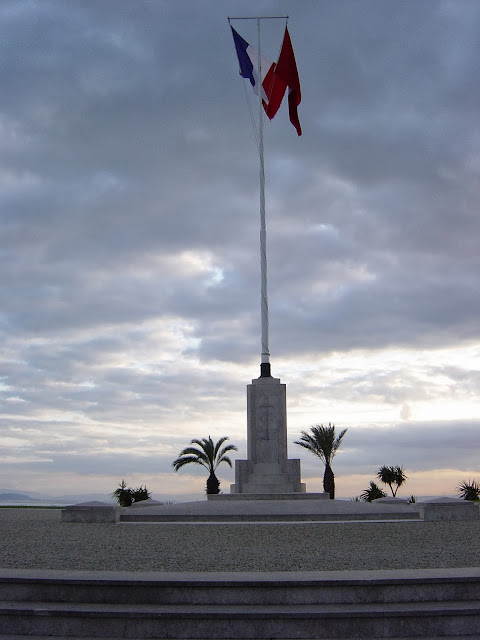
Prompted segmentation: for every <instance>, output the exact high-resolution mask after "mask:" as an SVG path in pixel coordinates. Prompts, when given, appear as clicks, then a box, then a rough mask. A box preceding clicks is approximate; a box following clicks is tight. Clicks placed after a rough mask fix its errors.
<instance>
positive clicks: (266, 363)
mask: <svg viewBox="0 0 480 640" xmlns="http://www.w3.org/2000/svg"><path fill="white" fill-rule="evenodd" d="M257 32H258V84H259V86H258V138H259V142H258V153H259V161H260V168H259V177H260V313H261V318H262V353H261V364H260V376H261V377H268V376H270V375H271V371H270V351H269V344H268V338H269V335H268V328H269V326H268V295H267V225H266V219H265V164H264V158H263V104H262V98H263V95H262V93H263V87H262V48H261V42H260V18H258V19H257Z"/></svg>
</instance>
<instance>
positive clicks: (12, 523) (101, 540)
mask: <svg viewBox="0 0 480 640" xmlns="http://www.w3.org/2000/svg"><path fill="white" fill-rule="evenodd" d="M479 539H480V520H479V521H475V522H398V523H379V522H376V523H353V522H352V523H350V522H349V523H309V524H297V523H295V524H276V523H275V524H194V525H192V524H126V523H123V524H76V523H62V522H61V511H60V510H48V509H0V566H1V567H2V568H9V569H57V570H58V569H60V570H61V569H64V570H97V571H100V570H111V571H120V570H122V571H333V570H337V571H338V570H350V569H412V568H416V569H418V568H440V567H450V568H453V567H475V566H480V545H479V542H478V541H479Z"/></svg>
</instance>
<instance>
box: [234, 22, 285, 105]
mask: <svg viewBox="0 0 480 640" xmlns="http://www.w3.org/2000/svg"><path fill="white" fill-rule="evenodd" d="M231 29H232V34H233V41H234V42H235V49H236V51H237V57H238V64H239V65H240V75H241V76H242V78H247V79H248V80H250V83H251V85H252V87H253V90H254V92H255V93H256V95H258V84H259V83H258V53H257V51H256V49H254V48H253V47H251V46H250V45H249V44H248V42H247V41H246V40H244V39H243V38H242V36H241V35H240V34H238V33H237V32H236V31H235V29H234V28H233V27H231ZM274 71H275V63H274V62H270V61H269V60H267V59H266V58H264V57H263V56H262V69H261V73H262V100H263V108H264V109H265V112H266V113H268V112H267V109H268V103H269V101H270V99H271V98H272V88H273V86H274ZM280 101H281V99H280Z"/></svg>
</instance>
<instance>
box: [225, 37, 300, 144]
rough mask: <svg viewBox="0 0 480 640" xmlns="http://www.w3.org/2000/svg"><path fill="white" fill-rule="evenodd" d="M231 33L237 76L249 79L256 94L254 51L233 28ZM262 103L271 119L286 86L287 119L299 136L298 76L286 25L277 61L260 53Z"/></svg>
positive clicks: (256, 77) (255, 59) (256, 60)
mask: <svg viewBox="0 0 480 640" xmlns="http://www.w3.org/2000/svg"><path fill="white" fill-rule="evenodd" d="M231 29H232V34H233V40H234V42H235V49H236V50H237V57H238V63H239V65H240V75H241V76H242V78H247V79H248V80H250V82H251V84H252V87H253V90H254V91H255V93H256V94H257V95H258V84H259V83H258V53H257V51H255V49H253V48H252V47H251V46H250V45H249V44H248V42H246V41H245V40H244V39H243V38H242V36H241V35H239V34H238V33H237V32H236V31H235V29H234V28H233V27H231ZM261 73H262V82H261V84H262V102H263V108H264V110H265V113H266V114H267V116H268V117H269V118H270V120H272V119H273V117H274V116H275V114H276V113H277V111H278V109H279V107H280V105H281V103H282V100H283V96H284V95H285V91H286V90H287V87H288V111H289V115H290V122H291V123H292V124H293V126H294V127H295V129H296V130H297V134H298V135H299V136H301V135H302V128H301V126H300V121H299V119H298V112H297V107H298V105H299V104H300V102H301V99H302V94H301V91H300V81H299V79H298V71H297V63H296V62H295V54H294V53H293V47H292V42H291V40H290V34H289V33H288V29H287V27H285V35H284V38H283V43H282V48H281V50H280V56H279V58H278V62H277V63H276V64H275V63H274V62H270V61H269V60H266V59H265V58H264V57H263V56H262V68H261Z"/></svg>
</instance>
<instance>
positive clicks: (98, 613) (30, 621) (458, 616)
mask: <svg viewBox="0 0 480 640" xmlns="http://www.w3.org/2000/svg"><path fill="white" fill-rule="evenodd" d="M479 628H480V601H478V600H477V601H460V602H448V603H442V602H421V603H388V604H385V603H368V604H360V603H357V604H337V605H334V604H329V605H313V604H311V605H301V604H297V605H288V606H286V605H284V604H281V605H237V606H232V605H185V604H180V605H164V604H159V605H131V604H123V605H115V604H93V603H64V602H55V603H45V602H39V603H30V604H26V603H12V602H7V603H2V602H0V633H3V634H5V633H17V634H19V633H20V634H24V635H25V634H26V635H28V634H31V633H35V634H37V635H40V636H42V635H43V636H52V635H54V634H57V633H61V634H62V635H63V636H66V637H71V636H78V635H80V636H84V637H85V636H91V637H94V638H98V637H100V638H119V637H122V638H137V639H138V638H142V637H150V638H152V637H154V638H164V639H165V638H197V639H201V638H203V639H204V638H210V639H220V638H221V639H225V638H231V639H233V638H245V637H247V638H257V639H262V638H278V639H288V638H304V639H308V638H323V639H328V638H371V639H373V638H393V637H395V636H398V632H399V631H400V632H401V634H402V637H403V638H408V637H417V638H418V636H419V635H424V636H426V637H432V636H433V635H440V636H442V635H443V636H444V637H445V635H446V634H449V633H455V634H457V635H458V634H459V633H460V634H461V633H463V634H464V635H465V634H474V633H476V632H477V630H478V629H479Z"/></svg>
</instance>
